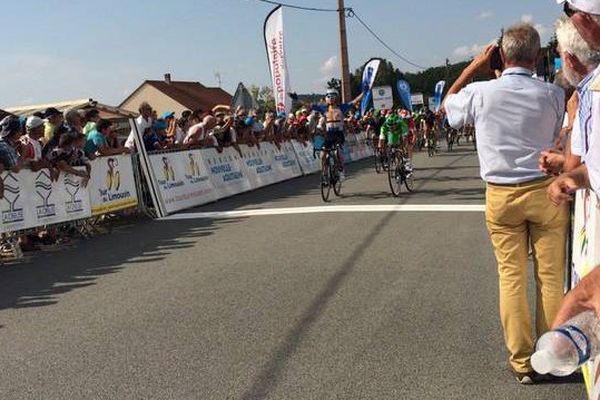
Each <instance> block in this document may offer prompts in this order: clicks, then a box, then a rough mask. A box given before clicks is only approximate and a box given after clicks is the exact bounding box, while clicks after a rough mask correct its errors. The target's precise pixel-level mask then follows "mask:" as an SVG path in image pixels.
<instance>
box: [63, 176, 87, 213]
mask: <svg viewBox="0 0 600 400" xmlns="http://www.w3.org/2000/svg"><path fill="white" fill-rule="evenodd" d="M79 189H81V182H80V181H79V179H78V178H75V177H73V176H72V175H69V174H66V175H65V190H66V192H67V193H68V194H69V196H70V199H69V200H67V201H66V203H65V208H66V209H67V214H73V213H79V212H82V211H83V201H81V199H79V198H78V197H77V194H78V193H79Z"/></svg>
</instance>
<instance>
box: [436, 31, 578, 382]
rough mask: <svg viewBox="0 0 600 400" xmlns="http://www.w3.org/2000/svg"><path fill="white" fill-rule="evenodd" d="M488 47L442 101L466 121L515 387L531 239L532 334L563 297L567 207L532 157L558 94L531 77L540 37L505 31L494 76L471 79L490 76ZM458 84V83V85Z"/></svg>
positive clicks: (557, 122) (522, 376)
mask: <svg viewBox="0 0 600 400" xmlns="http://www.w3.org/2000/svg"><path fill="white" fill-rule="evenodd" d="M495 48H496V45H490V46H488V48H486V50H485V52H484V53H483V54H481V55H479V56H477V57H476V58H475V59H474V60H473V62H472V63H471V64H470V65H469V66H468V67H467V68H466V69H465V70H464V71H463V73H462V74H461V76H460V77H459V78H458V80H457V81H456V82H455V83H454V85H453V86H452V87H451V88H450V89H449V91H448V95H447V97H446V99H445V102H444V107H445V111H446V113H447V116H448V121H449V123H450V125H451V126H452V127H453V128H460V127H462V126H464V125H466V124H474V125H475V131H476V137H477V149H478V155H479V162H480V168H481V177H482V178H483V180H484V181H486V186H487V188H486V223H487V227H488V231H489V233H490V238H491V241H492V244H493V246H494V251H495V255H496V260H497V263H498V275H499V281H500V317H501V321H502V326H503V328H504V338H505V342H506V346H507V348H508V351H509V353H510V358H509V361H510V365H511V367H512V369H513V372H514V375H515V377H516V378H517V380H518V381H519V382H520V383H522V384H531V383H534V382H535V380H536V378H537V375H536V374H535V373H534V372H533V369H532V368H531V363H530V357H531V354H532V353H533V350H534V343H535V341H534V337H533V336H532V331H533V330H532V323H531V316H530V314H529V304H528V295H527V267H528V250H529V243H530V242H531V245H532V248H533V260H534V265H535V267H536V268H535V275H536V284H537V289H538V296H539V298H538V299H537V312H536V321H535V331H536V333H537V336H538V337H539V336H540V335H542V334H543V333H544V332H545V331H547V330H548V329H549V326H550V324H551V323H552V321H553V319H554V316H555V315H556V313H557V311H558V308H559V306H560V302H561V300H562V297H563V281H564V268H565V256H566V254H565V243H566V236H567V224H568V220H569V214H568V208H567V207H560V208H557V207H554V206H553V205H552V204H551V203H550V201H549V200H548V199H547V197H546V188H547V187H548V185H549V184H550V183H551V182H552V178H548V177H547V176H545V175H544V174H543V173H542V172H541V171H540V170H539V169H538V159H539V157H540V154H541V152H542V151H543V150H544V149H545V148H549V147H551V146H552V145H553V143H554V141H555V139H556V138H557V137H558V134H559V132H560V129H561V127H562V121H563V115H564V108H565V99H564V97H565V95H564V91H563V90H562V89H560V88H558V87H557V86H554V85H552V84H549V83H545V82H541V81H539V80H536V79H534V78H532V75H533V71H534V70H535V69H536V65H537V61H538V58H539V54H540V36H539V34H538V32H537V31H536V30H535V28H534V27H533V26H531V25H528V24H518V25H515V26H512V27H510V28H509V29H507V30H506V32H505V34H504V38H503V42H502V48H501V49H500V54H501V56H502V60H503V62H504V65H505V67H506V68H505V70H504V72H503V73H502V76H501V77H500V78H499V79H494V80H491V81H487V82H476V83H472V84H470V85H468V86H467V83H468V82H470V81H471V80H472V79H473V78H474V77H475V76H476V75H478V74H480V73H487V74H489V73H490V70H491V66H490V60H491V58H492V54H493V52H494V51H495ZM465 86H466V87H465Z"/></svg>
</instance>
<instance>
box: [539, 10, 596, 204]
mask: <svg viewBox="0 0 600 400" xmlns="http://www.w3.org/2000/svg"><path fill="white" fill-rule="evenodd" d="M564 4H565V14H567V16H569V17H570V20H571V22H572V23H573V25H574V27H575V28H576V29H577V31H578V32H579V33H580V35H581V36H582V37H583V39H584V40H585V41H586V42H587V43H588V44H589V45H590V46H591V47H592V48H594V49H595V50H600V1H591V0H569V1H568V2H565V3H564ZM566 67H567V68H569V67H570V70H571V73H572V74H573V75H575V71H574V67H573V66H566ZM567 68H566V69H565V70H567ZM588 69H589V68H588ZM577 94H578V96H579V108H578V111H577V119H576V121H575V123H574V125H573V132H572V134H571V135H572V138H573V139H572V143H571V144H572V151H573V153H574V154H577V153H579V155H580V156H581V161H582V162H583V164H582V165H580V166H579V167H577V168H575V169H574V170H572V171H570V172H567V173H565V174H563V175H561V176H560V177H559V178H558V179H557V180H556V181H555V182H554V183H553V184H552V185H551V186H550V187H549V188H548V196H549V197H550V199H551V200H552V202H553V203H554V204H562V203H564V202H567V201H570V200H572V197H573V193H575V191H576V190H577V189H579V188H584V187H588V188H592V189H594V191H595V192H596V193H597V194H600V109H598V107H600V66H599V67H596V69H594V70H593V71H592V72H590V73H589V74H588V75H587V76H585V78H584V79H583V80H582V81H581V82H580V83H579V85H577Z"/></svg>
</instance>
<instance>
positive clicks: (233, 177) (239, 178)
mask: <svg viewBox="0 0 600 400" xmlns="http://www.w3.org/2000/svg"><path fill="white" fill-rule="evenodd" d="M202 160H203V161H204V167H205V169H206V172H207V174H208V176H209V178H210V182H211V184H212V187H213V188H214V190H215V192H216V195H217V198H219V199H222V198H224V197H229V196H233V195H236V194H238V193H242V192H247V191H249V190H252V185H251V184H250V179H248V172H247V170H246V166H245V164H244V162H243V160H242V158H241V157H240V155H239V154H238V152H237V151H235V150H234V149H232V148H225V149H224V150H223V152H222V153H219V152H218V151H217V150H215V149H203V150H202Z"/></svg>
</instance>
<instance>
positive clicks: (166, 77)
mask: <svg viewBox="0 0 600 400" xmlns="http://www.w3.org/2000/svg"><path fill="white" fill-rule="evenodd" d="M165 83H167V84H169V85H170V84H171V74H165Z"/></svg>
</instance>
